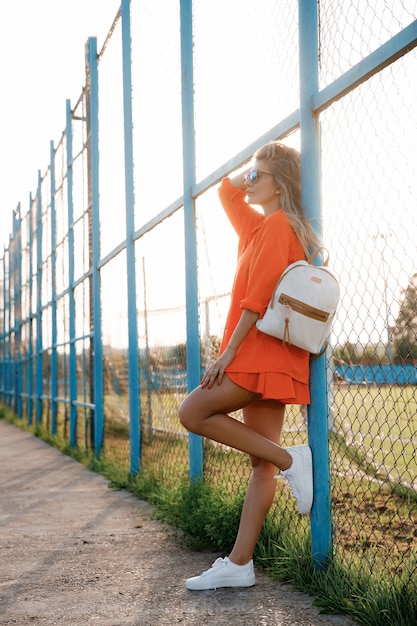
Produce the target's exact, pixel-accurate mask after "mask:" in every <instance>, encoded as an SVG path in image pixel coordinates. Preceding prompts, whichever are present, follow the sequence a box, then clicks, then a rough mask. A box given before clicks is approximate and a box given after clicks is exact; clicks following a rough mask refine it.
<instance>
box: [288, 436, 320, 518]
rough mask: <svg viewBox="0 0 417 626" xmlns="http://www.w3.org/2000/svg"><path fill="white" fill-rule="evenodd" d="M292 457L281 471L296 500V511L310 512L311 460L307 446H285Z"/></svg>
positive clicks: (311, 490)
mask: <svg viewBox="0 0 417 626" xmlns="http://www.w3.org/2000/svg"><path fill="white" fill-rule="evenodd" d="M286 451H287V452H288V454H289V455H290V456H291V458H292V465H291V466H290V467H289V468H288V469H287V470H284V471H282V472H281V475H282V476H283V478H285V479H286V480H287V481H288V483H289V485H290V487H291V491H292V494H293V496H294V498H295V499H296V500H297V506H298V512H299V513H301V515H307V514H308V513H310V510H311V507H312V505H313V461H312V457H311V450H310V447H309V446H306V445H303V446H294V447H293V448H286Z"/></svg>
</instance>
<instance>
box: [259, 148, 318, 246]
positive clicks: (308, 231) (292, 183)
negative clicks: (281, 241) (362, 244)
mask: <svg viewBox="0 0 417 626" xmlns="http://www.w3.org/2000/svg"><path fill="white" fill-rule="evenodd" d="M254 159H256V160H257V161H264V162H265V163H268V166H269V171H270V172H271V174H273V175H274V179H275V182H276V183H277V185H278V186H279V189H280V192H281V196H280V201H281V208H282V210H283V212H284V213H285V214H286V215H287V216H288V219H289V222H290V224H291V226H292V228H293V229H294V232H295V233H296V235H297V237H298V238H299V240H300V243H301V245H302V246H303V249H304V252H305V253H306V255H307V256H308V255H309V254H310V253H311V252H312V251H313V250H314V249H315V248H318V247H320V246H321V245H322V241H321V238H320V236H319V235H318V233H317V232H316V231H315V230H314V228H313V227H312V225H311V223H310V221H309V219H308V218H307V217H306V215H305V213H304V211H303V205H302V202H301V164H300V153H299V152H298V151H297V150H295V148H290V147H288V146H285V145H284V144H282V143H280V142H278V141H270V142H269V143H267V144H266V145H264V146H262V147H261V148H259V150H257V151H256V153H255V155H254Z"/></svg>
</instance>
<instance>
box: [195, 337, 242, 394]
mask: <svg viewBox="0 0 417 626" xmlns="http://www.w3.org/2000/svg"><path fill="white" fill-rule="evenodd" d="M235 354H236V350H235V349H234V348H231V347H227V348H226V350H225V351H224V352H223V354H222V355H221V356H219V358H218V359H216V361H215V362H214V363H213V365H211V367H209V369H208V370H207V372H206V373H205V374H204V376H203V378H202V380H201V387H202V388H203V389H204V388H205V387H207V388H208V389H211V388H212V387H213V385H214V383H215V381H216V379H217V384H218V385H221V383H222V380H223V376H224V370H225V369H226V367H227V366H228V365H230V363H231V362H232V361H233V359H234V358H235Z"/></svg>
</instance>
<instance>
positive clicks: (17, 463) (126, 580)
mask: <svg viewBox="0 0 417 626" xmlns="http://www.w3.org/2000/svg"><path fill="white" fill-rule="evenodd" d="M0 554H1V561H0V624H1V625H2V626H3V625H6V624H17V625H18V626H26V625H29V624H30V625H33V624H35V625H36V624H42V625H48V626H49V625H52V624H59V625H64V626H66V625H68V626H88V625H90V624H99V625H100V626H122V625H123V626H124V625H130V626H163V625H169V626H173V625H174V624H183V625H185V626H189V625H190V626H191V625H196V626H197V625H198V626H201V624H204V625H207V626H209V625H214V624H216V626H218V625H223V624H224V625H225V624H227V625H228V626H234V625H236V626H237V625H239V626H246V625H248V626H249V625H251V626H271V625H274V626H281V625H282V626H298V625H300V626H321V625H323V626H324V625H329V626H349V625H351V624H353V622H351V621H350V620H349V619H347V618H345V617H342V616H326V615H319V611H318V609H317V608H315V607H313V606H312V598H310V597H309V596H306V595H304V594H301V593H298V592H294V591H292V590H291V588H290V587H288V586H283V585H279V584H278V583H276V582H273V581H271V580H270V579H269V578H268V577H267V576H266V575H265V574H263V573H262V572H257V584H256V586H255V587H253V588H251V589H247V590H240V589H232V590H218V591H207V592H191V591H187V590H186V589H185V587H184V581H185V579H186V578H187V577H188V576H190V575H194V574H196V573H199V572H201V571H202V570H204V569H207V567H208V566H209V565H210V564H211V562H212V561H213V560H214V559H215V558H216V557H217V556H219V555H218V554H207V553H205V554H204V553H196V552H191V551H188V550H187V549H185V548H184V547H181V546H180V545H179V544H178V542H176V541H175V539H174V538H173V536H172V532H171V531H170V529H169V528H166V527H165V526H164V525H163V524H161V523H159V522H157V521H155V520H152V509H151V507H150V506H149V505H147V504H146V503H145V502H143V501H140V500H137V499H136V498H135V497H134V496H132V495H130V494H128V493H126V492H123V491H114V490H112V489H109V488H108V486H107V481H106V480H105V479H104V478H103V477H102V476H99V475H97V474H94V473H93V472H91V471H90V470H88V469H87V468H85V467H84V466H83V465H81V464H79V463H77V462H75V461H74V460H73V459H71V458H69V457H67V456H65V455H63V454H61V453H60V452H59V451H58V450H56V449H54V448H51V447H50V446H48V445H47V444H45V443H44V442H43V441H40V440H39V439H37V438H35V437H33V436H32V435H30V434H28V433H26V432H25V431H22V430H20V429H19V428H16V427H15V426H12V425H11V424H9V423H8V422H5V421H4V420H1V419H0Z"/></svg>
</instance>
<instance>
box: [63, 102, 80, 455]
mask: <svg viewBox="0 0 417 626" xmlns="http://www.w3.org/2000/svg"><path fill="white" fill-rule="evenodd" d="M65 113H66V118H65V119H66V125H65V136H66V140H67V141H66V159H67V213H68V315H69V338H68V340H69V424H70V435H69V442H70V446H71V447H73V448H74V447H75V446H76V444H77V406H76V402H77V353H76V349H75V294H74V288H75V287H74V280H75V279H74V204H73V169H72V112H71V103H70V101H69V100H67V101H66V112H65Z"/></svg>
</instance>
